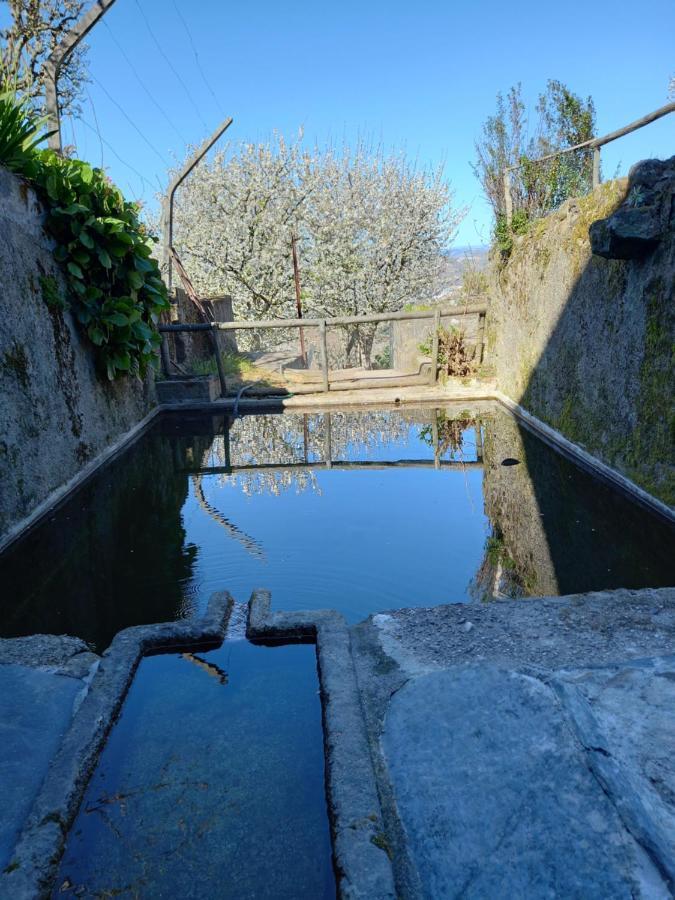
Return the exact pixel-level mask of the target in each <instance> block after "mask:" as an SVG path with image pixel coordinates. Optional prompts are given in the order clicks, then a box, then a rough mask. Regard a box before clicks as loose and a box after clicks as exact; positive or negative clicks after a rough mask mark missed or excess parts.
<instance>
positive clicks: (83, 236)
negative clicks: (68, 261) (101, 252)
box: [80, 230, 94, 250]
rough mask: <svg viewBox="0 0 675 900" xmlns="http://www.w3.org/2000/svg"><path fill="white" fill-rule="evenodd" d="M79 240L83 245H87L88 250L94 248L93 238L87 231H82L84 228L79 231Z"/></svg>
mask: <svg viewBox="0 0 675 900" xmlns="http://www.w3.org/2000/svg"><path fill="white" fill-rule="evenodd" d="M80 242H81V243H82V244H84V246H85V247H88V248H89V250H93V249H94V239H93V237H92V236H91V235H90V234H89V232H87V231H84V230H82V231H81V232H80Z"/></svg>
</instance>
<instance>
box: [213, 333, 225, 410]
mask: <svg viewBox="0 0 675 900" xmlns="http://www.w3.org/2000/svg"><path fill="white" fill-rule="evenodd" d="M209 334H210V336H211V346H212V347H213V352H214V353H215V354H216V368H217V369H218V379H219V381H220V396H221V397H225V396H227V381H226V380H225V369H224V368H223V360H222V359H221V356H220V347H219V346H218V332H217V331H214V330H213V329H211V331H210V332H209Z"/></svg>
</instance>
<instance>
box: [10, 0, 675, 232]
mask: <svg viewBox="0 0 675 900" xmlns="http://www.w3.org/2000/svg"><path fill="white" fill-rule="evenodd" d="M2 6H3V7H5V9H6V6H5V4H2ZM640 10H644V19H643V18H642V16H641V12H640ZM143 14H144V15H145V18H146V19H147V20H148V22H149V23H150V26H151V28H152V32H153V33H154V36H155V38H156V40H157V42H158V44H159V45H160V46H161V48H162V51H163V53H164V54H165V56H166V57H168V59H170V60H171V63H172V65H173V67H174V69H175V70H176V72H178V73H179V74H180V80H179V78H178V77H177V76H176V73H175V72H174V71H172V68H171V67H170V65H169V64H168V63H167V61H166V58H164V57H163V56H162V53H161V52H160V50H159V49H158V46H157V44H156V43H155V41H154V40H153V37H152V36H151V34H150V31H149V29H148V27H147V25H146V22H145V20H144V15H143ZM6 15H7V13H6V12H3V13H0V17H1V16H6ZM181 17H182V20H183V21H182V20H181ZM183 22H185V23H186V24H187V29H188V30H189V32H190V36H188V32H187V31H186V27H185V25H184V24H183ZM104 23H105V24H103V23H101V24H99V25H98V26H97V28H96V30H95V31H94V32H93V33H92V35H91V37H90V39H89V45H90V54H89V58H90V65H91V73H92V76H93V79H95V80H93V81H92V83H91V84H90V85H89V86H88V92H89V97H90V98H91V102H92V103H93V108H94V109H95V116H94V112H93V110H92V106H91V105H90V102H89V99H86V101H85V108H84V120H85V121H86V123H87V124H86V125H85V124H82V123H78V122H75V123H72V122H70V121H68V120H66V121H65V122H64V139H65V141H66V143H71V142H72V141H73V137H74V139H75V143H76V145H77V150H78V155H79V156H81V157H83V158H87V159H90V160H91V161H92V162H93V163H94V164H100V163H101V157H102V159H103V164H104V165H105V166H106V167H107V168H108V170H109V172H110V174H111V176H112V177H113V178H114V179H115V180H116V181H117V182H118V183H119V184H120V186H121V187H122V188H123V190H124V191H125V192H126V193H128V194H130V195H132V196H134V197H138V198H142V199H144V200H145V201H146V202H147V203H151V204H152V203H154V202H155V201H154V197H153V195H154V193H155V192H156V191H157V189H158V186H159V184H161V185H164V184H165V182H166V171H167V163H171V161H172V159H173V158H174V157H175V156H178V157H181V158H182V156H183V154H184V148H185V142H186V141H189V142H192V143H199V142H201V141H202V140H203V139H204V137H205V136H207V135H208V134H209V133H210V132H211V131H212V130H213V128H214V127H215V126H216V125H217V123H218V121H219V120H220V119H221V118H223V117H224V116H225V115H226V114H229V115H232V116H233V117H234V120H235V121H234V125H233V126H232V128H231V129H230V132H229V136H230V137H231V138H232V140H243V141H256V140H260V139H264V138H266V137H267V136H268V135H269V134H270V132H271V131H272V130H274V129H276V130H279V131H281V132H283V133H284V134H287V135H291V134H294V133H295V132H296V131H297V129H298V128H299V127H300V126H303V127H304V130H305V135H306V138H307V140H309V141H311V142H314V140H318V141H319V142H320V143H321V142H324V141H326V140H328V139H331V138H332V139H333V140H336V141H341V140H342V139H343V138H344V139H346V140H347V141H353V140H354V139H355V138H356V137H357V136H358V135H359V134H361V135H367V136H370V137H373V138H374V139H376V140H378V141H381V142H382V143H383V144H384V145H385V146H386V147H392V148H394V147H395V148H404V149H405V150H406V151H407V153H408V154H409V155H411V156H412V157H415V158H417V159H418V161H419V162H420V163H421V164H422V165H424V164H436V163H438V162H440V161H444V162H445V171H446V176H447V177H448V178H449V180H450V181H451V182H452V184H453V186H454V188H455V192H456V200H457V202H458V204H460V205H462V206H468V207H469V212H468V214H467V217H466V219H465V221H464V223H463V225H462V228H461V230H460V233H459V236H458V240H457V242H456V243H457V244H459V245H466V244H469V245H480V244H483V243H487V241H488V240H489V212H488V209H487V207H486V205H485V203H484V201H483V200H482V197H481V193H480V187H479V185H478V182H477V181H476V179H475V178H474V176H473V173H472V171H471V166H470V160H471V159H472V158H473V142H474V139H475V138H476V137H477V136H478V135H479V133H480V129H481V125H482V122H483V121H484V119H485V117H486V116H487V115H488V114H490V113H491V112H492V111H493V108H494V102H495V94H496V92H497V91H498V90H503V91H505V90H506V89H508V87H509V86H510V85H511V84H513V83H516V82H518V81H520V82H522V84H523V89H524V92H525V96H526V98H528V99H530V100H534V99H536V95H537V93H538V92H539V91H540V90H542V89H543V88H544V86H545V83H546V80H547V78H557V79H559V80H561V81H563V82H565V83H566V84H568V85H569V86H570V87H571V88H572V89H573V90H574V91H576V92H577V93H579V94H582V95H584V96H586V95H588V94H591V95H592V96H593V98H594V100H595V103H596V107H597V118H598V128H599V131H600V132H601V133H605V132H607V131H611V130H614V129H615V128H617V127H619V126H621V125H623V124H625V123H627V122H630V121H632V120H633V119H635V118H638V117H639V116H641V115H643V114H644V113H646V112H648V111H650V110H652V109H655V108H656V107H658V106H661V105H663V104H664V103H665V102H666V101H667V83H668V77H669V75H671V74H673V73H675V0H650V2H649V3H647V4H636V3H635V2H633V0H593V2H592V3H589V2H588V0H567V2H566V3H564V4H562V3H557V4H553V3H548V2H545V0H544V2H542V0H537V2H532V0H514V2H512V3H510V4H508V5H507V4H505V3H504V2H503V0H501V2H492V0H489V2H485V0H477V2H473V3H472V2H470V0H464V2H462V3H458V2H451V0H446V2H440V0H435V2H430V0H419V2H417V3H414V4H413V3H410V2H405V3H403V2H397V0H390V2H386V3H385V2H382V0H371V2H368V0H365V2H364V0H361V2H354V0H343V2H340V3H334V2H323V3H322V2H313V3H310V2H307V0H300V2H297V0H289V2H287V3H279V2H278V0H277V2H269V0H265V2H256V3H252V2H249V3H241V2H239V3H235V2H223V0H220V2H219V0H117V2H116V4H115V6H113V7H112V9H111V10H110V11H109V12H108V13H107V14H106V16H105V18H104ZM120 46H121V47H122V48H123V50H124V52H125V53H126V54H127V56H128V58H129V59H130V60H131V62H132V63H133V66H134V68H135V69H136V72H134V71H132V69H131V68H130V66H129V65H128V63H127V61H126V60H125V58H124V56H123V54H122V52H121V51H120V49H119V47H120ZM193 48H194V49H193ZM195 51H196V53H197V54H198V60H197V59H196V57H195ZM198 63H199V64H198ZM200 66H201V71H200ZM202 73H203V74H202ZM139 79H140V80H139ZM141 82H142V83H143V84H144V85H145V89H144V88H143V87H142V86H141ZM106 91H107V93H106ZM111 98H112V99H111ZM150 98H153V99H150ZM115 101H116V103H117V104H119V106H121V107H122V108H123V110H124V112H125V113H126V116H128V117H129V118H128V119H127V118H126V117H125V115H124V114H123V113H122V111H121V110H120V108H119V106H117V105H116V104H115ZM158 106H159V107H161V108H162V110H163V112H162V111H160V109H159V108H158ZM129 119H130V120H131V121H132V122H133V123H135V125H136V127H137V128H138V130H139V131H140V132H142V133H143V134H144V135H145V138H146V139H147V140H145V139H144V138H143V137H141V135H140V134H139V131H137V130H136V129H135V128H134V127H133V126H132V125H131V124H130V122H129ZM96 121H97V122H98V127H99V129H100V132H101V135H102V137H103V139H104V140H105V141H107V142H108V145H109V146H107V145H105V144H104V145H103V154H101V146H100V142H99V138H98V136H97V134H96V130H95V129H96ZM92 129H93V130H92ZM150 145H152V147H151V146H150ZM152 148H154V149H152ZM113 150H114V151H115V152H116V153H117V154H118V156H119V157H121V159H123V160H124V161H125V163H126V165H125V164H124V163H122V162H121V161H120V159H118V158H117V157H116V156H115V153H114V152H113ZM672 153H675V115H671V116H670V117H668V118H666V119H664V120H662V121H660V122H657V123H655V124H653V125H651V126H649V127H648V128H646V129H643V130H642V131H641V132H639V133H638V134H636V135H633V136H631V137H629V138H626V139H624V140H622V141H620V142H618V143H616V144H613V145H611V147H610V148H608V149H607V150H606V151H605V155H604V169H605V172H606V173H613V172H614V171H615V170H616V168H617V166H619V168H620V171H621V172H625V171H626V170H627V169H628V167H629V166H630V165H631V164H632V163H633V162H635V161H636V160H638V159H640V158H643V157H646V156H650V155H655V156H666V155H670V154H672ZM163 160H164V161H163ZM134 170H136V171H134ZM140 176H142V178H141V177H140Z"/></svg>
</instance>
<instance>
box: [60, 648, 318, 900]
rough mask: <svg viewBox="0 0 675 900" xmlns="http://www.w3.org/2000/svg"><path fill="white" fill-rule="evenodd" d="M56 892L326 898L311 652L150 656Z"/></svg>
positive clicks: (73, 835)
mask: <svg viewBox="0 0 675 900" xmlns="http://www.w3.org/2000/svg"><path fill="white" fill-rule="evenodd" d="M54 896H55V897H58V898H61V897H64V896H86V897H116V896H122V897H143V898H146V897H172V898H173V897H205V898H206V897H219V898H226V900H230V898H231V900H248V898H251V900H253V898H256V900H257V898H270V900H296V898H298V897H311V898H313V900H322V898H330V897H333V898H334V897H335V881H334V876H333V869H332V862H331V844H330V834H329V829H328V819H327V815H326V801H325V791H324V758H323V738H322V729H321V704H320V702H319V696H318V677H317V672H316V661H315V653H314V647H312V646H307V645H291V646H280V647H257V646H254V645H253V644H250V643H249V642H248V641H246V640H243V639H242V640H236V641H226V642H225V643H224V644H223V645H222V647H220V648H219V649H218V650H211V651H207V652H199V651H196V650H195V651H194V652H192V653H181V654H175V653H172V654H166V655H158V656H151V657H149V658H146V659H144V660H143V661H142V663H141V665H140V667H139V670H138V673H137V675H136V678H135V679H134V682H133V685H132V687H131V690H130V692H129V695H128V697H127V699H126V701H125V703H124V707H123V711H122V715H121V716H120V718H119V720H118V722H117V724H116V725H115V727H114V728H113V731H112V733H111V735H110V738H109V740H108V742H107V745H106V747H105V749H104V751H103V753H102V756H101V759H100V761H99V765H98V767H97V769H96V771H95V773H94V776H93V778H92V780H91V782H90V783H89V787H88V789H87V792H86V795H85V798H84V801H83V803H82V805H81V808H80V812H79V814H78V816H77V819H76V821H75V824H74V825H73V828H72V829H71V832H70V836H69V839H68V843H67V846H66V852H65V854H64V856H63V859H62V861H61V867H60V871H59V876H58V878H57V881H56V890H55V892H54Z"/></svg>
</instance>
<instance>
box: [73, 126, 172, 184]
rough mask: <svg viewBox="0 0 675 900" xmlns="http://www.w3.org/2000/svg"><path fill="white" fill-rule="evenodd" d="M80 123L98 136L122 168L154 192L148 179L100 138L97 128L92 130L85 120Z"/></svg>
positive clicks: (92, 127)
mask: <svg viewBox="0 0 675 900" xmlns="http://www.w3.org/2000/svg"><path fill="white" fill-rule="evenodd" d="M80 122H82V124H83V125H84V126H85V127H86V128H88V129H89V130H90V131H93V132H94V133H96V134H98V137H99V140H100V141H101V143H102V144H105V145H106V147H107V148H108V149H109V150H110V151H111V152H112V154H113V156H115V157H116V158H117V159H118V160H119V161H120V162H121V163H122V165H123V166H126V167H127V169H130V170H131V171H132V172H133V173H134V174H135V175H138V177H139V178H140V179H141V181H142V182H143V183H144V184H147V185H148V187H149V188H150V190H152V191H154V190H155V186H154V184H153V183H152V182H151V181H148V179H147V178H146V177H145V175H143V174H142V173H141V172H139V171H138V169H137V168H136V167H135V166H132V165H131V163H130V162H127V160H126V159H123V158H122V157H121V156H120V155H119V153H118V152H117V150H115V148H114V147H113V145H112V144H111V143H110V141H106V139H105V138H104V137H102V136H101V132H100V131H99V130H98V129H97V128H94V126H93V125H92V124H91V123H90V122H87V120H86V119H80ZM101 168H102V167H101Z"/></svg>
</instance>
